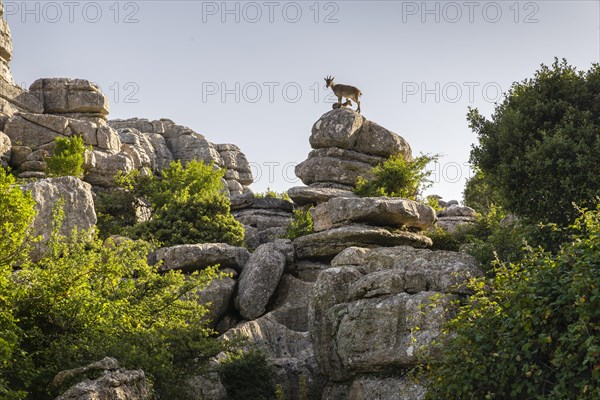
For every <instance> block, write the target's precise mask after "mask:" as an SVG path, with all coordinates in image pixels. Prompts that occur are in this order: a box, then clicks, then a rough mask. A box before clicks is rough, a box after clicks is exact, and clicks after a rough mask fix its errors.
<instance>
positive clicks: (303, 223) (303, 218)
mask: <svg viewBox="0 0 600 400" xmlns="http://www.w3.org/2000/svg"><path fill="white" fill-rule="evenodd" d="M314 231H315V229H314V224H313V219H312V215H311V214H310V210H299V209H298V210H294V214H293V216H292V221H291V222H290V224H289V225H288V226H287V227H286V234H285V237H286V238H288V239H291V240H294V239H296V238H299V237H300V236H304V235H309V234H311V233H313V232H314Z"/></svg>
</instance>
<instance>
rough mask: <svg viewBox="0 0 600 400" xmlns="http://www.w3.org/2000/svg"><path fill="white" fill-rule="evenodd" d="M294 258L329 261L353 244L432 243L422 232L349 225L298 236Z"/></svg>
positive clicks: (361, 245) (399, 244) (370, 246)
mask: <svg viewBox="0 0 600 400" xmlns="http://www.w3.org/2000/svg"><path fill="white" fill-rule="evenodd" d="M293 243H294V248H295V249H296V257H298V258H299V259H316V260H331V259H332V258H333V257H335V256H336V255H338V254H339V253H340V252H342V251H343V250H344V249H346V248H348V247H352V246H358V247H369V248H373V247H382V246H388V247H391V246H401V245H409V246H413V247H427V246H431V244H432V242H431V239H429V238H428V237H426V236H425V235H422V234H419V233H414V232H409V231H405V230H400V229H397V230H393V229H387V228H384V227H377V226H369V225H360V224H351V225H346V226H340V227H337V228H333V229H329V230H326V231H321V232H316V233H312V234H310V235H306V236H301V237H299V238H297V239H295V240H294V242H293Z"/></svg>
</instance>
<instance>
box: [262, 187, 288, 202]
mask: <svg viewBox="0 0 600 400" xmlns="http://www.w3.org/2000/svg"><path fill="white" fill-rule="evenodd" d="M254 197H256V198H259V199H260V198H263V197H269V198H272V199H282V200H285V201H292V199H291V198H290V196H289V195H288V194H287V192H281V193H277V192H275V191H274V190H271V189H270V188H267V191H266V192H264V193H254Z"/></svg>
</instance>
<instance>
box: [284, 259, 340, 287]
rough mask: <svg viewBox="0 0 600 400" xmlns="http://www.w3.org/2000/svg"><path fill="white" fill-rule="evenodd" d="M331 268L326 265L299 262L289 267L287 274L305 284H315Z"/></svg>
mask: <svg viewBox="0 0 600 400" xmlns="http://www.w3.org/2000/svg"><path fill="white" fill-rule="evenodd" d="M329 267H330V265H329V264H326V263H320V262H311V261H297V262H295V263H293V264H291V265H288V266H287V267H286V271H285V272H286V273H289V274H291V275H292V276H294V277H296V278H298V279H300V280H303V281H305V282H315V281H316V280H317V278H318V277H319V274H320V273H321V272H322V271H324V270H326V269H327V268H329Z"/></svg>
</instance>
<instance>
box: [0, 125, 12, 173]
mask: <svg viewBox="0 0 600 400" xmlns="http://www.w3.org/2000/svg"><path fill="white" fill-rule="evenodd" d="M11 155H12V146H11V142H10V138H9V137H8V136H6V134H5V133H4V132H2V131H0V167H4V168H6V167H8V164H9V163H10V158H11Z"/></svg>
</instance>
